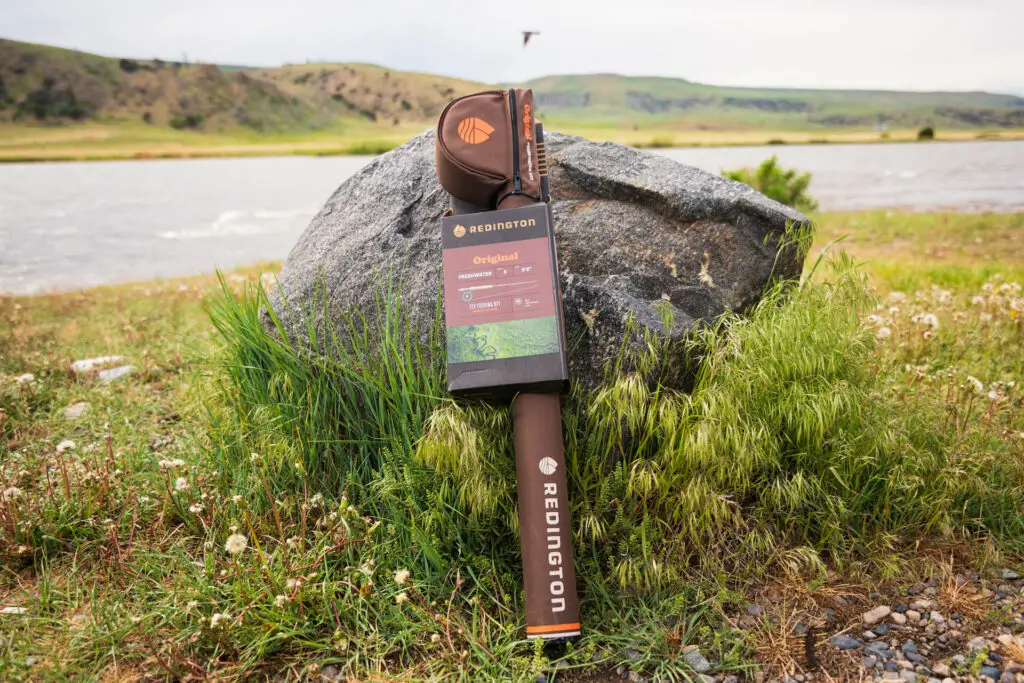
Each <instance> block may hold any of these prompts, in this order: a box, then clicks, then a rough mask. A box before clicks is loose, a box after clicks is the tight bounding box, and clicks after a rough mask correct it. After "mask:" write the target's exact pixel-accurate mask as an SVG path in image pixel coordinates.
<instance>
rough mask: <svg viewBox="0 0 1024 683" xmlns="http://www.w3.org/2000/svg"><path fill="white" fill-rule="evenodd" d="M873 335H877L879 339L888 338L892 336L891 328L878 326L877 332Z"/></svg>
mask: <svg viewBox="0 0 1024 683" xmlns="http://www.w3.org/2000/svg"><path fill="white" fill-rule="evenodd" d="M875 336H876V337H878V338H879V339H888V338H889V337H891V336H892V330H891V329H889V328H888V327H879V328H878V332H876V333H875Z"/></svg>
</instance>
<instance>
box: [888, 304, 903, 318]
mask: <svg viewBox="0 0 1024 683" xmlns="http://www.w3.org/2000/svg"><path fill="white" fill-rule="evenodd" d="M899 312H900V307H899V306H890V307H889V315H890V316H893V315H896V314H897V313H899Z"/></svg>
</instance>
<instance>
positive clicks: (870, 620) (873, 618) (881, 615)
mask: <svg viewBox="0 0 1024 683" xmlns="http://www.w3.org/2000/svg"><path fill="white" fill-rule="evenodd" d="M891 613H892V608H891V607H889V606H888V605H879V606H878V607H876V608H874V609H873V610H869V611H867V612H865V613H864V614H863V615H862V616H863V619H864V623H865V624H866V625H867V626H874V625H875V624H877V623H878V622H880V621H881V620H882V619H885V618H886V617H887V616H889V615H890V614H891Z"/></svg>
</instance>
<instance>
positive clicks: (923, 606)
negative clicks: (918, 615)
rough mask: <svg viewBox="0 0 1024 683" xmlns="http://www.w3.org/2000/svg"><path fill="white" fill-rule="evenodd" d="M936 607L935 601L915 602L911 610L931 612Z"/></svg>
mask: <svg viewBox="0 0 1024 683" xmlns="http://www.w3.org/2000/svg"><path fill="white" fill-rule="evenodd" d="M934 607H935V601H934V600H914V602H912V603H910V608H911V609H916V610H917V611H918V612H930V611H931V610H932V608H934Z"/></svg>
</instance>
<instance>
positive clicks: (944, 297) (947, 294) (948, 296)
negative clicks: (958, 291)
mask: <svg viewBox="0 0 1024 683" xmlns="http://www.w3.org/2000/svg"><path fill="white" fill-rule="evenodd" d="M935 293H936V295H937V296H938V299H939V303H940V304H948V303H949V302H950V301H951V300H952V299H953V292H951V291H949V290H948V289H937V290H936V291H935Z"/></svg>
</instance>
